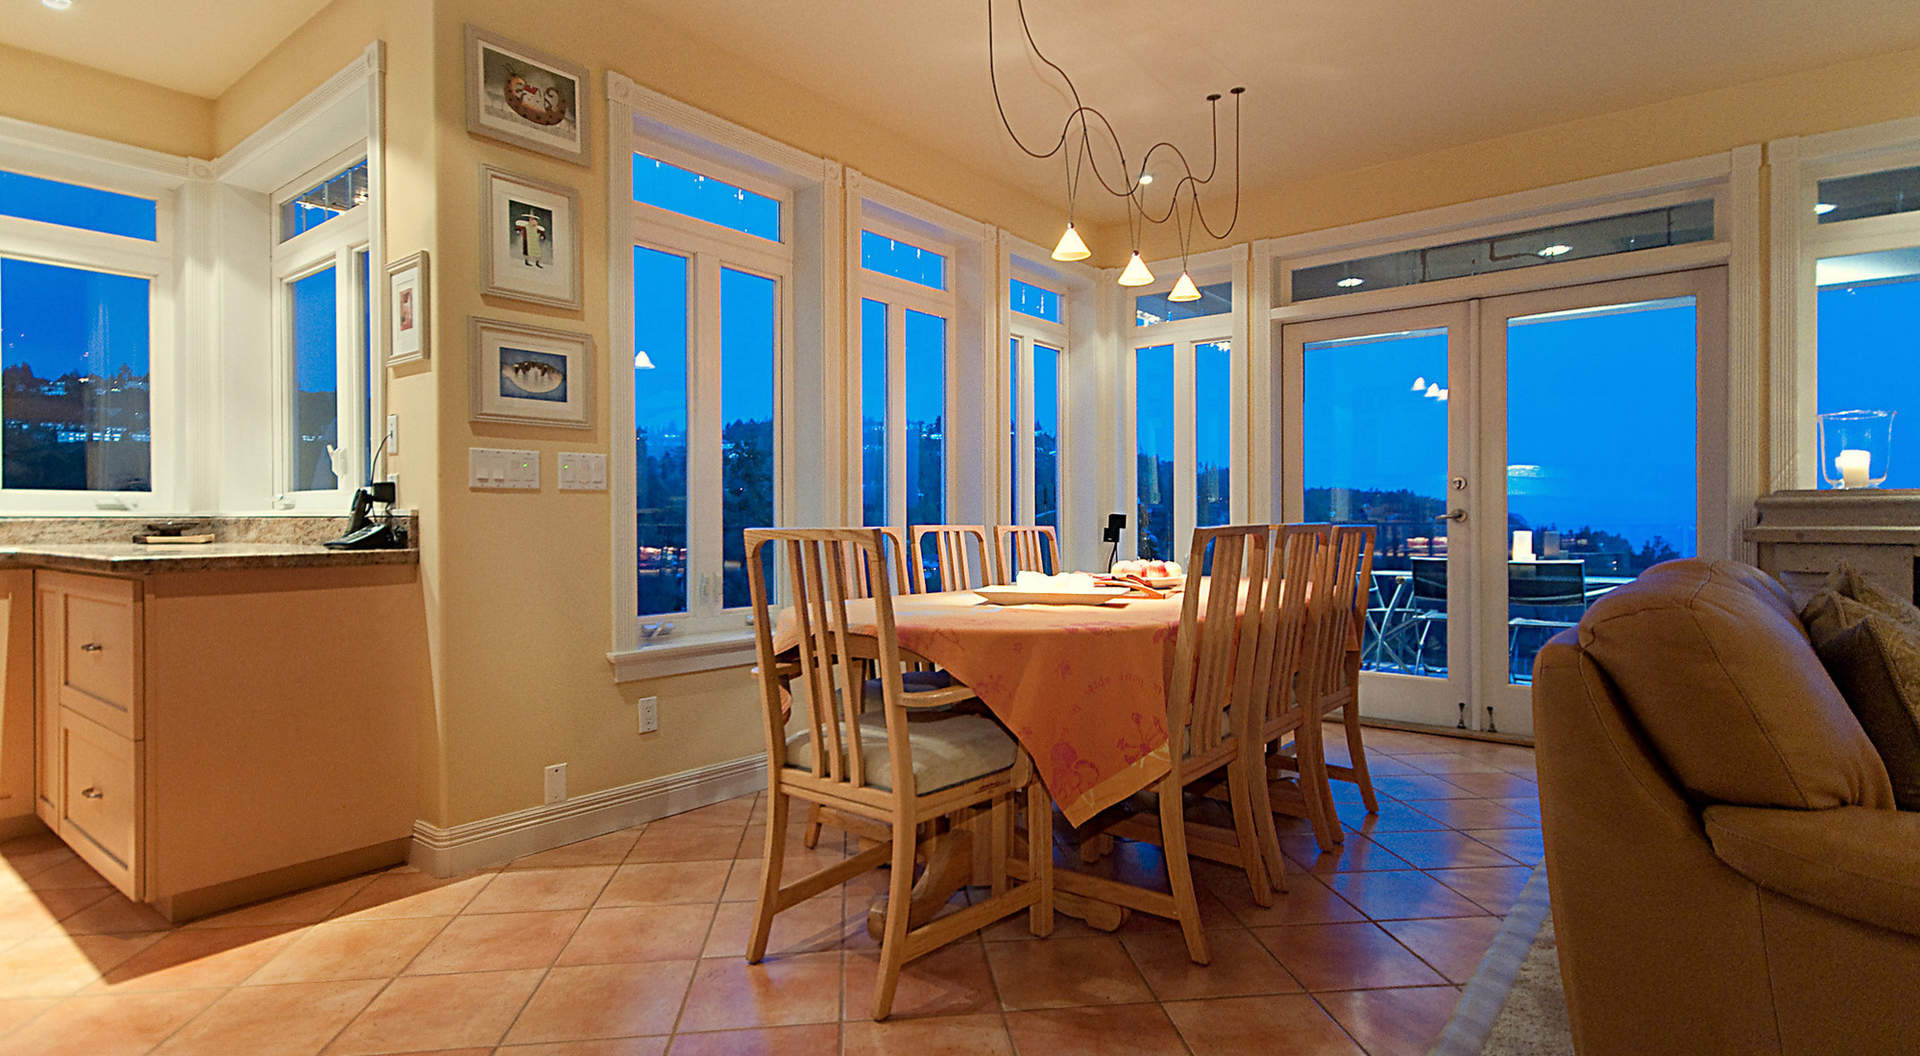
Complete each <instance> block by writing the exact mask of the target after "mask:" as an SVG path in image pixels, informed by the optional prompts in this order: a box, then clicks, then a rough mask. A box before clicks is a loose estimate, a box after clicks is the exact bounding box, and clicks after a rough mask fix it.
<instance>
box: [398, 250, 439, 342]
mask: <svg viewBox="0 0 1920 1056" xmlns="http://www.w3.org/2000/svg"><path fill="white" fill-rule="evenodd" d="M427 283H428V275H427V251H426V250H424V249H423V250H421V251H420V252H418V253H415V254H413V255H412V256H410V257H403V258H401V259H400V260H396V261H394V262H393V263H391V264H388V265H387V365H388V366H393V365H395V364H397V363H424V362H426V360H427V357H428V356H430V355H432V354H433V343H432V342H431V341H430V340H429V339H428V336H427V335H428V327H429V326H430V325H431V322H432V318H431V316H430V315H429V314H428V304H427V296H428V289H429V287H428V285H427Z"/></svg>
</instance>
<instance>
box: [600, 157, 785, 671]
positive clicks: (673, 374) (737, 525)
mask: <svg viewBox="0 0 1920 1056" xmlns="http://www.w3.org/2000/svg"><path fill="white" fill-rule="evenodd" d="M631 165H632V173H633V178H632V189H633V198H632V201H631V203H630V206H629V208H630V215H631V230H632V254H633V307H632V311H633V348H632V349H631V350H630V351H631V356H632V358H633V380H632V386H633V388H632V392H633V409H634V413H633V419H634V420H633V429H634V475H635V480H634V505H635V510H634V518H635V527H636V536H635V543H636V553H635V583H636V608H635V613H634V615H635V616H637V617H638V618H639V619H641V620H642V621H644V623H643V633H644V634H646V635H648V636H656V635H658V634H659V633H660V632H661V631H662V630H664V629H665V627H666V626H667V624H669V623H682V624H684V625H685V626H684V628H682V629H683V630H691V631H696V632H697V631H701V630H717V629H721V628H723V627H736V626H738V625H739V623H740V620H741V615H742V611H741V610H743V609H744V608H745V607H746V606H747V605H748V604H749V603H750V598H749V591H748V577H747V564H746V549H745V540H744V537H743V534H742V533H743V531H744V530H745V529H747V528H758V527H766V526H769V525H774V524H777V523H779V513H778V509H777V506H778V501H777V500H778V495H779V484H780V474H781V469H780V462H781V459H780V444H779V441H778V437H779V435H780V429H781V424H782V423H781V409H780V402H781V401H780V398H779V393H780V378H781V374H782V371H783V369H784V364H785V363H786V360H787V354H786V353H787V350H788V349H789V347H790V341H791V337H790V335H789V333H788V330H789V327H788V325H787V322H786V320H787V318H788V317H789V314H790V309H791V298H792V293H791V287H792V278H793V267H794V265H793V252H792V247H791V238H790V233H789V217H790V214H791V205H792V194H791V192H790V191H789V190H787V189H785V188H782V187H779V186H776V185H773V184H772V183H769V182H767V181H765V180H762V179H759V178H757V177H755V176H754V175H753V174H751V173H748V172H744V171H740V170H738V169H734V168H730V167H727V166H724V165H721V164H719V163H718V162H715V161H712V160H709V159H704V158H697V157H694V156H691V155H686V154H683V153H681V152H679V151H677V150H671V149H670V148H668V147H666V146H665V145H664V144H646V145H644V148H643V151H639V152H635V153H634V154H633V155H632V158H631ZM770 553H771V551H769V552H768V553H767V554H763V558H764V557H767V556H770ZM649 628H650V630H647V629H649Z"/></svg>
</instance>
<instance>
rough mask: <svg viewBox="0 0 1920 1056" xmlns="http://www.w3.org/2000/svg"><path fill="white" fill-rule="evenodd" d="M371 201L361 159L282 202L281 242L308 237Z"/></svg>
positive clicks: (363, 161) (364, 167) (364, 162)
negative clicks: (309, 234) (307, 234)
mask: <svg viewBox="0 0 1920 1056" xmlns="http://www.w3.org/2000/svg"><path fill="white" fill-rule="evenodd" d="M366 202H367V162H366V159H364V158H363V159H361V160H360V161H357V162H355V163H354V164H352V165H349V166H347V167H346V168H344V169H341V170H340V171H339V172H336V173H334V174H333V175H331V176H328V177H327V178H326V179H324V180H321V181H320V182H319V183H316V184H314V185H313V186H311V187H309V188H307V189H306V190H304V191H301V192H300V193H299V194H297V195H294V196H292V197H290V198H288V199H287V200H285V201H283V202H281V203H280V241H282V242H285V241H286V240H288V239H290V238H293V237H294V236H296V235H301V234H305V233H306V232H308V231H311V230H313V229H314V228H316V227H319V226H320V225H321V224H324V223H326V222H327V221H329V220H332V219H333V218H335V217H337V216H344V215H346V214H347V213H349V212H351V211H352V210H353V209H355V208H356V207H358V206H362V205H365V204H366Z"/></svg>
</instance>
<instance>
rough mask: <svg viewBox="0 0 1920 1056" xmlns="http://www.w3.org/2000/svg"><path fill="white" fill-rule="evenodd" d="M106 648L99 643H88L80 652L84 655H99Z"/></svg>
mask: <svg viewBox="0 0 1920 1056" xmlns="http://www.w3.org/2000/svg"><path fill="white" fill-rule="evenodd" d="M105 648H106V646H104V645H101V644H100V643H99V642H87V643H86V644H84V645H82V646H81V647H80V651H81V652H83V653H97V652H99V651H100V650H102V649H105Z"/></svg>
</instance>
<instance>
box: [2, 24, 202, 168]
mask: <svg viewBox="0 0 1920 1056" xmlns="http://www.w3.org/2000/svg"><path fill="white" fill-rule="evenodd" d="M15 17H19V16H15ZM0 70H4V71H6V80H7V84H8V85H9V90H7V91H0V115H4V116H6V117H13V118H18V119H20V120H22V121H32V122H34V123H35V124H41V125H52V126H53V127H55V128H64V129H66V130H67V131H69V132H81V133H85V134H86V135H89V136H99V137H100V138H101V139H111V140H113V141H114V142H117V143H130V144H132V145H134V146H136V147H146V148H147V149H148V150H160V151H165V152H167V153H168V154H184V155H186V156H187V157H191V158H210V157H212V156H213V100H211V99H202V98H200V97H199V96H197V95H188V94H187V93H185V92H176V91H172V90H170V89H166V88H160V87H157V86H155V85H151V84H147V83H145V82H143V81H136V80H132V79H131V78H127V77H119V76H115V75H114V74H111V73H103V72H101V71H99V70H96V69H93V68H92V67H89V66H80V65H76V64H75V63H71V62H67V61H65V60H63V59H56V58H54V57H52V56H50V55H42V54H40V53H38V52H32V51H22V50H21V49H19V48H15V47H9V46H8V45H5V44H0Z"/></svg>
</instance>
